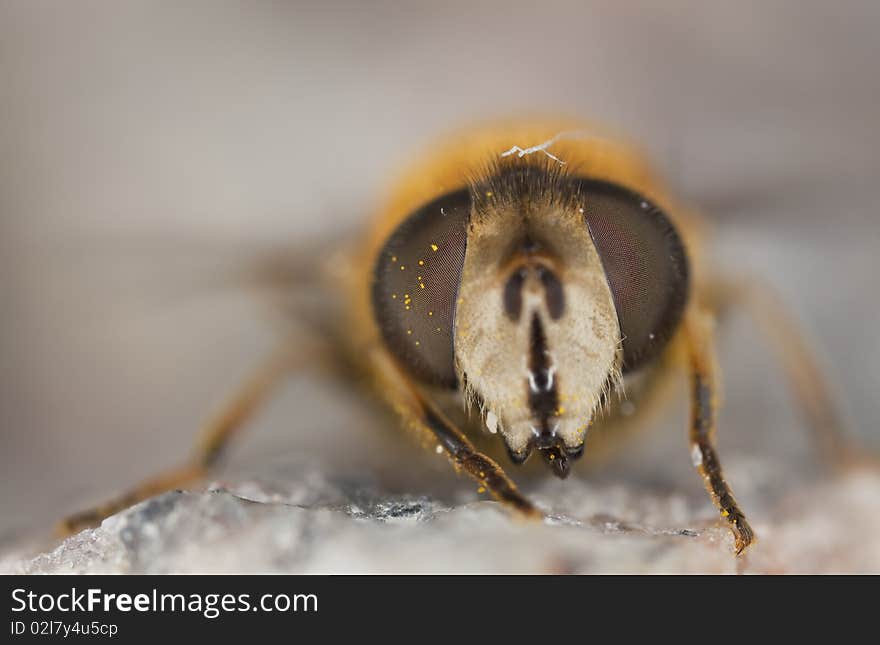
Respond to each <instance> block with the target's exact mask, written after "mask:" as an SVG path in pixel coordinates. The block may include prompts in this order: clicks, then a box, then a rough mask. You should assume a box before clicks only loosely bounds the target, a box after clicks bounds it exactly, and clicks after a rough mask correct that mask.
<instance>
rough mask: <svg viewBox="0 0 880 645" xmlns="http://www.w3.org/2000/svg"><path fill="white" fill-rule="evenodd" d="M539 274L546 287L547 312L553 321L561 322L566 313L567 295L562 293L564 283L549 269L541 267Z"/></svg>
mask: <svg viewBox="0 0 880 645" xmlns="http://www.w3.org/2000/svg"><path fill="white" fill-rule="evenodd" d="M538 274H539V275H540V276H541V284H542V285H544V297H545V298H546V300H547V311H548V312H549V313H550V317H551V318H552V319H553V320H559V319H560V318H562V314H563V313H565V293H564V292H563V291H562V283H561V282H560V281H559V278H557V277H556V274H555V273H554V272H553V271H552V269H548V268H547V267H539V268H538Z"/></svg>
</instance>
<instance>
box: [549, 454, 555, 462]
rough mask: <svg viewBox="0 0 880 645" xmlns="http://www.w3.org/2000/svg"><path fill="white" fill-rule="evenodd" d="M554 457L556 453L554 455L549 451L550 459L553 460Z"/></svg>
mask: <svg viewBox="0 0 880 645" xmlns="http://www.w3.org/2000/svg"><path fill="white" fill-rule="evenodd" d="M554 459H556V455H554V454H553V453H552V452H551V453H550V461H553V460H554Z"/></svg>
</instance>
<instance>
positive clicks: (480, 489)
mask: <svg viewBox="0 0 880 645" xmlns="http://www.w3.org/2000/svg"><path fill="white" fill-rule="evenodd" d="M477 492H478V493H485V492H486V489H485V488H484V487H483V486H480V487H479V488H478V489H477Z"/></svg>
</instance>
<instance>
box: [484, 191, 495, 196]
mask: <svg viewBox="0 0 880 645" xmlns="http://www.w3.org/2000/svg"><path fill="white" fill-rule="evenodd" d="M494 194H495V193H493V192H492V191H491V190H490V191H489V192H487V193H486V197H491V196H492V195H494Z"/></svg>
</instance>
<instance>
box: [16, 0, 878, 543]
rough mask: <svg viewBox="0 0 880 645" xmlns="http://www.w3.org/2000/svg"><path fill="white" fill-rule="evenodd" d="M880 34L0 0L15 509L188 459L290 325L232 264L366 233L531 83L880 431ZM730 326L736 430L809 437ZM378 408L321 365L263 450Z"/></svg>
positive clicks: (778, 26) (267, 422) (864, 17)
mask: <svg viewBox="0 0 880 645" xmlns="http://www.w3.org/2000/svg"><path fill="white" fill-rule="evenodd" d="M659 4H662V5H663V6H662V7H658V5H659ZM878 29H880V4H878V3H877V2H871V1H865V2H837V3H828V2H815V3H812V2H801V1H794V0H792V1H790V2H739V3H721V2H677V1H670V2H665V3H655V2H642V1H635V0H629V1H627V2H610V1H608V2H602V1H598V2H584V1H583V0H580V1H577V2H551V1H547V0H544V1H542V2H535V3H526V2H475V1H473V0H469V1H467V2H458V1H447V2H430V3H428V2H407V3H404V2H388V1H384V2H382V1H376V2H354V1H346V2H302V1H299V2H297V1H290V2H223V1H211V2H109V1H108V2H90V1H84V0H81V1H79V2H75V3H74V2H43V1H38V0H21V1H14V0H0V293H2V320H0V473H2V475H0V478H2V479H0V484H2V486H0V535H3V534H6V535H10V534H14V533H17V532H19V531H22V530H25V529H28V528H33V527H40V526H43V525H48V523H49V522H51V521H53V520H55V519H57V517H58V516H60V515H61V514H64V513H66V512H68V511H70V510H73V509H76V508H79V507H81V506H82V505H83V504H85V503H88V502H93V501H97V500H100V499H102V498H104V497H106V496H107V495H108V494H110V493H115V492H118V491H120V490H121V489H123V488H125V487H127V486H129V485H130V484H132V483H133V482H135V481H137V480H138V479H140V478H142V477H144V476H147V475H149V474H152V473H154V472H155V471H156V470H157V469H160V468H162V467H164V466H167V465H170V464H172V463H175V462H177V461H180V460H181V459H182V458H183V456H184V455H185V454H186V452H187V451H188V450H189V447H190V445H191V443H192V440H193V438H194V437H195V435H196V432H197V430H198V428H199V426H200V424H201V422H202V421H203V420H204V419H205V417H206V416H207V415H208V414H209V413H210V412H211V410H212V409H214V408H216V406H217V405H218V404H219V403H220V402H222V401H223V400H224V397H225V396H226V395H227V394H228V393H229V392H230V391H231V390H233V389H234V388H235V387H236V385H237V384H238V383H239V382H240V380H241V378H242V377H243V376H244V375H245V374H246V373H247V372H248V371H249V369H250V368H251V367H252V366H253V365H254V364H255V363H256V362H257V361H259V360H260V359H261V358H262V357H263V356H264V355H265V354H266V353H267V352H268V351H269V350H270V348H271V347H272V346H273V343H274V340H275V338H276V330H275V329H274V328H273V327H272V325H271V324H269V323H268V321H267V316H266V312H265V310H264V308H262V307H261V305H260V302H259V300H258V299H255V298H254V297H253V295H254V294H252V293H249V292H248V290H246V289H234V288H231V287H230V288H228V289H226V288H219V289H218V288H217V287H216V283H217V280H216V277H217V276H222V275H227V274H229V275H232V274H234V273H235V272H236V271H237V270H238V269H240V268H241V267H245V266H247V265H248V264H249V263H251V262H254V261H256V260H257V259H258V258H259V257H261V254H263V253H265V252H266V250H267V249H273V248H276V247H277V246H278V244H279V243H281V244H288V245H290V246H291V247H293V248H295V247H296V246H297V245H302V246H308V245H309V244H310V241H311V240H314V239H324V238H326V237H328V236H332V235H334V234H336V233H339V234H346V233H348V232H351V231H355V230H357V228H358V227H360V226H362V225H363V223H364V221H365V218H366V217H367V216H368V215H369V214H370V212H371V209H372V208H373V207H374V205H375V204H376V203H377V201H378V200H379V199H380V197H381V195H382V191H383V189H384V188H385V186H386V185H387V180H388V176H389V173H393V172H394V171H395V169H397V168H399V167H401V166H402V165H405V164H406V163H407V159H408V158H409V156H410V155H411V154H412V152H413V151H414V150H419V149H420V147H421V146H422V145H424V144H426V143H427V142H428V141H430V139H431V138H432V137H433V136H434V135H436V133H437V132H442V131H443V130H446V129H448V128H450V127H454V126H456V125H458V124H460V123H469V122H471V121H473V120H474V119H477V118H491V117H492V116H497V115H510V114H517V113H522V112H531V111H535V110H537V111H542V112H556V111H560V112H563V113H565V114H573V115H583V116H586V117H589V118H594V119H598V120H602V121H605V122H608V123H609V124H611V125H612V126H614V127H617V128H619V129H621V130H623V131H625V132H629V133H630V134H631V135H632V137H633V138H634V139H636V140H637V141H638V142H639V143H641V144H642V145H643V146H644V147H645V148H646V149H648V150H649V151H650V152H651V153H652V154H653V156H654V159H655V161H656V163H657V165H658V167H659V168H660V170H661V172H663V173H665V174H666V175H667V176H668V177H669V179H670V181H671V182H672V183H673V185H674V186H676V187H677V188H678V189H679V190H680V191H681V192H682V193H683V194H684V195H685V196H686V197H687V198H689V199H691V200H692V201H694V202H695V203H696V204H697V205H699V206H701V207H702V208H703V209H704V210H705V211H706V213H707V215H708V216H709V217H710V219H711V220H712V221H713V223H714V225H715V229H716V230H715V233H716V235H717V238H716V241H715V243H714V245H713V247H712V250H711V253H712V256H713V257H714V258H716V259H717V261H718V262H719V263H721V264H723V265H724V266H726V267H729V268H732V269H734V270H736V269H742V268H748V269H749V270H750V271H751V272H752V273H757V274H760V275H763V276H765V277H766V278H767V279H768V280H769V281H770V282H771V283H772V284H773V285H775V286H776V287H777V288H778V289H779V290H780V291H781V292H782V294H783V296H784V297H785V299H786V300H787V301H788V302H789V303H790V305H791V306H792V309H793V310H794V312H795V313H796V315H797V317H798V318H799V319H800V320H801V321H802V322H803V324H804V326H805V328H806V329H807V331H808V333H809V335H810V336H811V337H812V338H813V339H814V340H815V343H816V346H817V347H818V348H819V354H820V357H821V359H822V361H823V364H824V365H825V367H826V371H827V373H828V375H829V377H830V378H831V380H832V382H833V383H834V387H835V390H836V391H837V393H838V394H839V398H840V401H841V404H842V406H843V408H844V409H845V410H846V412H847V415H848V419H849V421H850V423H851V426H852V430H853V432H855V433H858V434H859V435H860V437H861V438H862V440H863V441H865V442H866V443H868V444H871V445H873V446H874V447H875V449H876V448H880V431H878V429H877V425H876V421H877V419H878V412H880V404H878V401H877V394H876V393H877V386H878V378H877V367H876V366H877V365H880V342H878V339H877V327H878V323H880V316H878V313H880V305H878V299H877V295H876V294H877V284H876V283H877V277H878V268H880V267H878V260H877V254H878V251H880V225H878V218H877V206H876V204H877V184H878V181H880V116H878V115H880V111H878V99H880V74H878V73H877V61H878V54H880V51H878V49H880V44H878V42H880V41H878V38H877V33H878ZM731 325H732V329H730V330H729V331H725V332H724V333H723V335H722V345H721V362H722V365H724V367H725V386H726V408H725V416H724V417H723V421H722V431H721V439H720V441H721V444H722V454H724V451H725V450H726V451H728V453H733V454H736V455H742V456H748V455H753V454H760V455H762V456H764V457H767V456H768V455H769V456H770V458H771V459H776V458H778V459H779V460H780V461H781V462H782V463H796V462H797V459H798V457H797V455H798V454H799V453H798V450H800V448H793V447H792V446H797V445H800V444H799V443H798V442H800V441H801V436H802V433H800V432H799V427H800V425H801V424H800V419H799V417H798V416H797V414H796V413H795V411H793V410H792V408H791V406H790V402H789V399H788V397H787V396H786V393H785V390H784V387H783V386H782V384H781V381H780V378H779V373H778V370H777V369H776V368H775V367H774V365H773V363H772V361H770V360H769V358H768V357H767V351H766V345H763V344H761V342H760V341H759V340H758V339H757V337H756V335H755V333H754V329H753V328H752V327H750V326H749V324H748V323H747V322H743V321H742V320H738V319H736V320H734V321H732V323H731ZM375 423H376V422H373V421H371V420H370V419H369V418H367V417H366V416H365V415H364V414H363V410H362V409H360V408H359V407H358V404H357V403H356V402H355V401H354V400H353V399H352V397H350V396H348V395H347V394H345V392H344V391H343V390H340V389H339V388H336V387H334V386H332V385H331V384H328V383H325V382H322V381H320V380H319V379H314V378H310V376H309V375H308V374H304V375H301V376H297V377H295V378H293V379H292V380H291V383H290V385H289V386H288V387H287V388H286V389H285V390H284V392H283V394H282V395H281V396H279V397H277V398H276V399H275V400H273V401H272V403H271V404H270V405H269V406H268V407H267V408H266V409H265V410H264V411H263V412H262V413H261V414H260V415H259V417H258V418H257V419H256V420H255V421H254V423H253V426H254V428H253V431H252V434H253V435H254V437H255V438H254V440H253V441H252V442H245V444H246V445H245V444H243V445H242V446H241V449H240V453H238V454H239V456H238V457H236V458H240V459H246V458H248V457H247V456H248V455H250V459H251V460H252V462H253V463H259V460H260V459H261V458H262V456H265V455H267V454H270V453H276V452H278V451H280V450H285V451H290V452H291V453H295V454H297V455H300V456H302V455H308V456H311V455H316V458H317V456H318V455H324V456H327V457H328V459H331V461H332V459H336V460H337V461H336V462H334V463H335V464H336V467H340V468H345V467H347V466H346V464H348V463H354V462H358V461H359V460H360V461H369V459H371V458H373V455H374V454H375V453H377V452H381V451H377V450H375V449H374V448H375V445H376V443H375V442H376V441H378V439H376V435H374V434H373V433H372V432H371V431H370V427H371V424H372V425H375ZM680 427H681V426H680V424H679V425H678V428H679V429H678V430H674V431H673V432H672V435H670V436H671V437H672V440H671V441H672V445H673V446H674V451H673V452H670V454H674V455H675V457H674V459H673V461H674V464H675V465H676V467H678V466H680V469H681V472H683V473H684V477H685V478H686V481H687V482H689V484H688V485H689V486H691V487H692V489H693V491H696V492H695V494H696V495H700V494H701V492H700V490H699V489H700V483H699V481H698V479H697V478H696V477H695V476H694V475H693V474H692V472H691V471H690V466H689V463H688V456H687V451H686V449H685V447H684V443H683V441H681V435H680V434H676V432H681V430H680ZM402 449H406V450H412V451H415V450H417V448H415V447H409V446H406V447H405V448H402ZM249 451H250V452H249ZM424 459H425V463H426V464H427V463H428V461H427V460H428V457H425V458H424ZM641 459H643V461H644V462H645V463H647V462H651V463H654V462H656V461H659V460H657V459H656V458H652V457H651V455H650V454H648V455H644V456H642V457H641ZM430 463H431V464H435V462H434V461H433V460H432V461H431V462H430ZM414 464H415V465H412V466H411V467H412V468H413V473H414V475H418V474H419V471H418V470H417V468H418V466H417V464H418V462H414ZM426 468H429V469H430V470H431V472H434V471H437V472H438V473H443V474H444V476H446V477H447V478H448V479H452V477H451V475H448V476H447V475H445V473H446V467H445V465H441V466H436V467H435V465H431V466H430V467H428V466H426ZM465 486H467V487H468V488H469V484H466V485H465Z"/></svg>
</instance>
